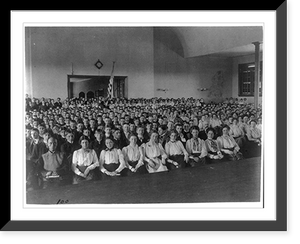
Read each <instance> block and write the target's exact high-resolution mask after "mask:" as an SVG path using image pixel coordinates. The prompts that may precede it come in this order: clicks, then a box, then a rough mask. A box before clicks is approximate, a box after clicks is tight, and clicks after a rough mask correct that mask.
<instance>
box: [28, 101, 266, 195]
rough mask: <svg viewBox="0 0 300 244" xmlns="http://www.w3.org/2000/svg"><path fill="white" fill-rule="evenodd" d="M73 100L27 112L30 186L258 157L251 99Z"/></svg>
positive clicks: (257, 121)
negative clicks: (209, 100) (235, 101)
mask: <svg viewBox="0 0 300 244" xmlns="http://www.w3.org/2000/svg"><path fill="white" fill-rule="evenodd" d="M33 100H34V101H35V103H36V104H37V105H40V104H41V102H39V100H38V99H33ZM28 101H31V100H30V99H28V100H26V103H28ZM73 101H74V100H73ZM76 101H77V102H75V103H74V104H73V105H74V106H69V105H70V104H71V103H72V101H71V100H67V104H68V105H67V106H62V103H61V105H60V104H59V103H60V101H56V106H53V107H49V108H47V109H45V108H44V109H37V108H38V106H36V107H35V108H30V109H27V110H26V111H27V112H26V118H25V122H26V183H27V189H28V190H31V189H38V188H47V187H50V186H57V185H64V184H78V183H80V182H84V181H87V180H105V179H107V178H110V177H117V176H119V177H123V176H133V175H135V174H147V173H155V172H161V171H170V170H176V169H178V168H185V167H196V166H200V165H205V164H211V163H215V162H222V161H227V160H240V159H242V158H250V157H257V156H260V155H261V144H262V140H261V139H262V138H261V137H262V133H261V109H255V108H254V107H253V105H252V104H236V103H208V104H206V103H204V102H203V101H200V102H199V101H197V100H195V99H194V100H191V99H190V100H189V99H187V100H184V99H180V101H178V100H175V104H177V106H172V105H170V101H166V100H163V99H162V100H157V99H149V100H146V101H145V99H141V100H138V99H135V100H134V102H132V101H125V102H124V101H122V100H115V99H111V100H107V101H106V102H105V103H104V102H99V103H97V105H92V102H90V103H89V102H86V103H85V104H84V105H82V103H81V101H82V100H80V99H78V100H76ZM78 101H79V102H78ZM171 102H174V100H171ZM198 102H199V103H198ZM64 103H65V102H64Z"/></svg>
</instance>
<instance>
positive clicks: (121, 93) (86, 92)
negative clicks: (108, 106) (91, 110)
mask: <svg viewBox="0 0 300 244" xmlns="http://www.w3.org/2000/svg"><path fill="white" fill-rule="evenodd" d="M109 79H110V76H98V75H68V81H67V82H68V83H67V86H68V97H69V98H74V97H83V98H86V99H91V98H98V97H107V88H108V83H109ZM127 82H128V77H127V76H114V84H113V87H114V89H113V92H114V97H119V98H127V96H128V95H127V94H128V91H127V90H126V89H127V87H128V86H127Z"/></svg>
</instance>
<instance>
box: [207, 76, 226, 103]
mask: <svg viewBox="0 0 300 244" xmlns="http://www.w3.org/2000/svg"><path fill="white" fill-rule="evenodd" d="M224 82H225V80H224V74H223V71H218V72H217V73H216V74H214V76H213V77H212V79H211V86H210V87H209V93H208V95H207V97H208V98H209V99H210V100H211V101H213V102H216V103H219V102H222V101H223V87H224Z"/></svg>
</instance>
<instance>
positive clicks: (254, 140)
mask: <svg viewBox="0 0 300 244" xmlns="http://www.w3.org/2000/svg"><path fill="white" fill-rule="evenodd" d="M247 139H248V140H247V142H246V145H245V157H247V158H251V157H259V156H261V143H262V141H261V130H260V129H258V128H257V124H256V121H255V120H251V121H250V125H249V127H248V130H247Z"/></svg>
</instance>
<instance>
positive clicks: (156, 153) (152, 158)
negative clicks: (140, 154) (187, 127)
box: [144, 131, 168, 173]
mask: <svg viewBox="0 0 300 244" xmlns="http://www.w3.org/2000/svg"><path fill="white" fill-rule="evenodd" d="M144 155H145V161H146V169H147V170H148V172H149V173H156V172H162V171H168V168H167V167H166V159H167V157H168V156H167V154H166V152H165V150H164V149H163V147H162V145H161V144H160V143H159V142H158V132H157V131H153V132H152V133H151V135H150V140H149V142H147V143H146V144H145V147H144Z"/></svg>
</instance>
